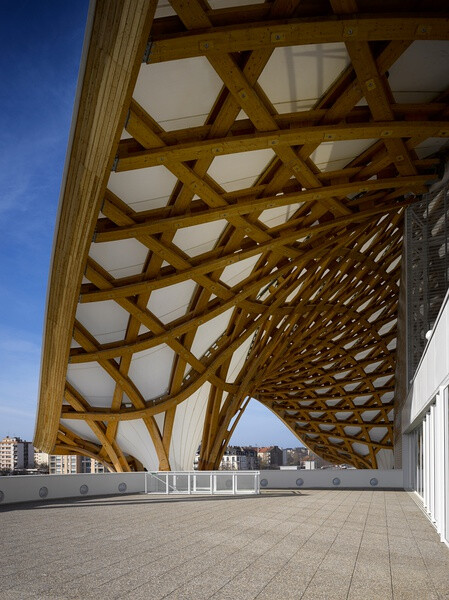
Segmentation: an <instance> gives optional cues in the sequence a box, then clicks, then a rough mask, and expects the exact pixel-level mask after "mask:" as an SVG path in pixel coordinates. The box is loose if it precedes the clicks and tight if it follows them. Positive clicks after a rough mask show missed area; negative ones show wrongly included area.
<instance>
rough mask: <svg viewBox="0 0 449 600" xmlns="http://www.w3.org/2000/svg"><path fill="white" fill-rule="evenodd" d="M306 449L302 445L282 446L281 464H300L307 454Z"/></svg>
mask: <svg viewBox="0 0 449 600" xmlns="http://www.w3.org/2000/svg"><path fill="white" fill-rule="evenodd" d="M307 454H308V450H307V448H304V447H303V446H301V447H298V448H284V449H283V450H282V464H283V465H286V466H288V465H292V466H297V465H301V461H302V460H304V458H305V457H306V456H307Z"/></svg>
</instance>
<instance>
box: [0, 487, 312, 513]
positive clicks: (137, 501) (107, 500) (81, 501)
mask: <svg viewBox="0 0 449 600" xmlns="http://www.w3.org/2000/svg"><path fill="white" fill-rule="evenodd" d="M155 495H156V494H155ZM286 495H296V496H308V494H305V493H304V492H300V491H298V490H283V491H282V492H281V491H278V490H276V491H275V492H270V491H268V490H266V491H264V492H263V493H262V494H260V495H256V494H248V495H243V494H241V495H240V494H239V495H236V496H225V495H223V496H193V495H192V496H187V495H186V496H183V497H179V496H169V497H164V498H160V497H158V498H154V497H151V496H152V494H145V493H143V492H141V493H140V494H139V497H138V498H136V494H135V493H134V494H129V495H128V498H127V495H126V494H121V495H120V496H116V495H113V496H89V497H88V498H78V497H73V498H60V499H58V498H56V499H54V500H45V501H43V500H40V501H39V500H36V501H32V502H17V503H16V504H5V505H3V506H2V505H0V513H1V512H10V511H14V510H39V509H41V510H42V509H45V510H47V509H54V508H69V507H70V508H90V507H96V506H133V505H142V504H166V503H174V502H175V503H178V502H220V501H223V500H249V499H262V498H266V497H270V498H281V497H283V496H286Z"/></svg>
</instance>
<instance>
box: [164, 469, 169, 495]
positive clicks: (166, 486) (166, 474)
mask: <svg viewBox="0 0 449 600" xmlns="http://www.w3.org/2000/svg"><path fill="white" fill-rule="evenodd" d="M165 493H166V494H168V493H169V491H168V471H167V472H166V473H165Z"/></svg>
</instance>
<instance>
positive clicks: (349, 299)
mask: <svg viewBox="0 0 449 600" xmlns="http://www.w3.org/2000/svg"><path fill="white" fill-rule="evenodd" d="M444 11H445V3H443V2H436V1H431V0H430V1H426V2H413V1H412V2H398V1H396V0H391V1H389V2H384V1H375V0H372V1H371V0H366V1H365V0H357V1H356V0H329V1H328V0H316V1H315V0H314V1H312V0H304V1H301V0H271V1H266V2H259V1H258V0H250V1H248V2H247V3H246V4H244V3H243V2H240V1H239V0H210V1H209V3H208V2H207V1H206V0H191V1H188V2H184V1H180V0H179V1H178V0H173V1H171V2H170V3H169V4H168V3H167V2H165V1H164V0H161V1H160V2H159V4H158V3H157V2H155V1H152V0H140V1H139V0H128V1H121V2H112V1H104V0H103V1H100V0H99V1H97V2H96V3H95V4H93V5H92V6H91V11H90V21H89V28H90V29H89V32H88V35H87V42H86V48H85V52H84V59H83V61H84V62H83V69H82V73H81V78H80V84H79V101H78V105H77V109H76V111H75V117H74V126H73V132H72V133H73V135H72V141H71V145H70V148H69V154H68V159H67V166H66V174H65V179H64V182H63V188H62V198H61V205H60V214H59V220H58V224H57V230H56V238H55V246H54V254H53V263H52V270H51V277H50V283H49V297H48V306H47V318H46V327H45V339H44V347H43V361H42V372H41V390H40V399H39V413H38V420H37V428H36V436H35V444H36V445H37V446H39V447H40V448H42V449H44V450H46V451H51V452H54V453H60V454H62V453H81V454H85V455H88V456H92V457H95V458H97V459H99V460H101V461H103V462H104V463H105V464H107V465H109V466H110V467H111V468H112V469H115V470H119V471H121V470H129V469H132V468H142V466H145V467H147V468H152V469H155V468H160V469H168V468H177V469H179V468H183V469H187V468H190V467H191V464H192V459H193V455H194V453H195V450H196V448H197V446H198V444H199V443H201V461H200V465H201V467H202V468H214V467H217V465H218V463H219V461H220V458H221V456H222V453H223V451H224V449H225V447H226V445H227V443H228V441H229V439H230V437H231V435H232V432H233V430H234V428H235V426H236V424H237V422H238V420H239V418H240V416H241V415H242V413H243V411H244V409H245V407H246V405H247V403H248V401H249V399H250V398H255V399H257V400H259V401H260V402H262V403H263V404H264V405H265V406H267V407H269V408H270V409H271V410H272V411H273V412H274V413H275V414H276V415H277V416H278V417H279V418H280V419H282V421H284V423H285V424H286V425H287V426H288V427H289V428H290V429H291V431H293V432H294V433H295V434H296V435H297V436H298V438H299V439H301V440H302V441H303V442H304V443H305V444H306V445H307V446H308V447H309V448H311V449H312V450H313V451H314V452H316V453H317V454H319V455H321V456H322V457H324V458H326V459H328V460H330V461H332V462H335V463H343V462H344V463H351V464H353V465H355V466H357V467H362V468H363V467H371V468H373V467H374V468H376V467H388V466H391V464H392V454H393V453H392V449H393V429H392V428H393V414H394V389H395V378H394V373H395V364H396V360H395V349H396V325H397V313H398V299H399V281H400V267H401V252H402V237H403V217H404V211H405V208H406V206H407V205H408V204H409V203H410V202H413V200H414V198H415V197H416V196H419V195H420V194H422V193H424V192H425V191H426V189H427V186H428V184H429V183H431V182H432V181H435V179H436V178H437V170H438V164H439V160H438V157H437V156H436V154H437V153H438V151H439V150H441V148H442V147H444V146H445V145H446V144H447V139H448V137H449V122H448V87H449V68H448V64H449V61H448V57H449V41H448V40H449V26H448V23H449V22H448V13H447V12H444Z"/></svg>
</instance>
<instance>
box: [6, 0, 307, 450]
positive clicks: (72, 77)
mask: <svg viewBox="0 0 449 600" xmlns="http://www.w3.org/2000/svg"><path fill="white" fill-rule="evenodd" d="M2 6H3V11H2V19H1V21H0V36H1V37H0V39H1V46H2V48H1V53H0V76H1V85H0V109H1V110H0V148H1V152H0V190H1V193H0V231H1V236H0V257H1V279H0V315H1V317H0V381H1V388H0V389H1V392H0V438H1V437H3V436H4V435H6V434H9V435H19V436H21V437H24V438H25V439H29V440H31V439H32V436H33V431H34V421H35V413H36V405H37V394H38V385H39V369H40V352H41V341H42V328H43V320H44V311H45V299H46V290H47V279H48V269H49V263H50V254H51V247H52V242H53V232H54V225H55V217H56V210H57V205H58V199H59V192H60V185H61V180H62V171H63V166H64V160H65V154H66V149H67V141H68V135H69V129H70V122H71V117H72V110H73V101H74V97H75V89H76V81H77V76H78V68H79V62H80V57H81V49H82V43H83V37H84V29H85V23H86V17H87V10H88V2H87V1H86V0H77V1H76V2H66V1H61V0H58V1H55V0H40V1H39V2H36V1H33V2H31V1H26V0H19V1H18V2H12V1H7V2H4V3H3V5H2ZM232 441H233V442H234V443H237V444H243V443H247V444H254V445H265V444H278V445H281V446H292V445H297V440H296V438H295V437H294V436H293V435H292V434H291V433H290V432H289V431H288V430H287V429H286V428H285V426H283V425H282V423H281V422H280V421H279V420H278V419H276V417H274V415H272V413H270V411H268V409H266V408H265V407H263V406H262V405H260V404H259V403H258V402H256V401H251V403H250V405H249V407H248V409H247V411H246V413H245V415H243V417H242V419H241V421H240V423H239V425H238V426H237V428H236V431H235V433H234V436H233V440H232Z"/></svg>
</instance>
